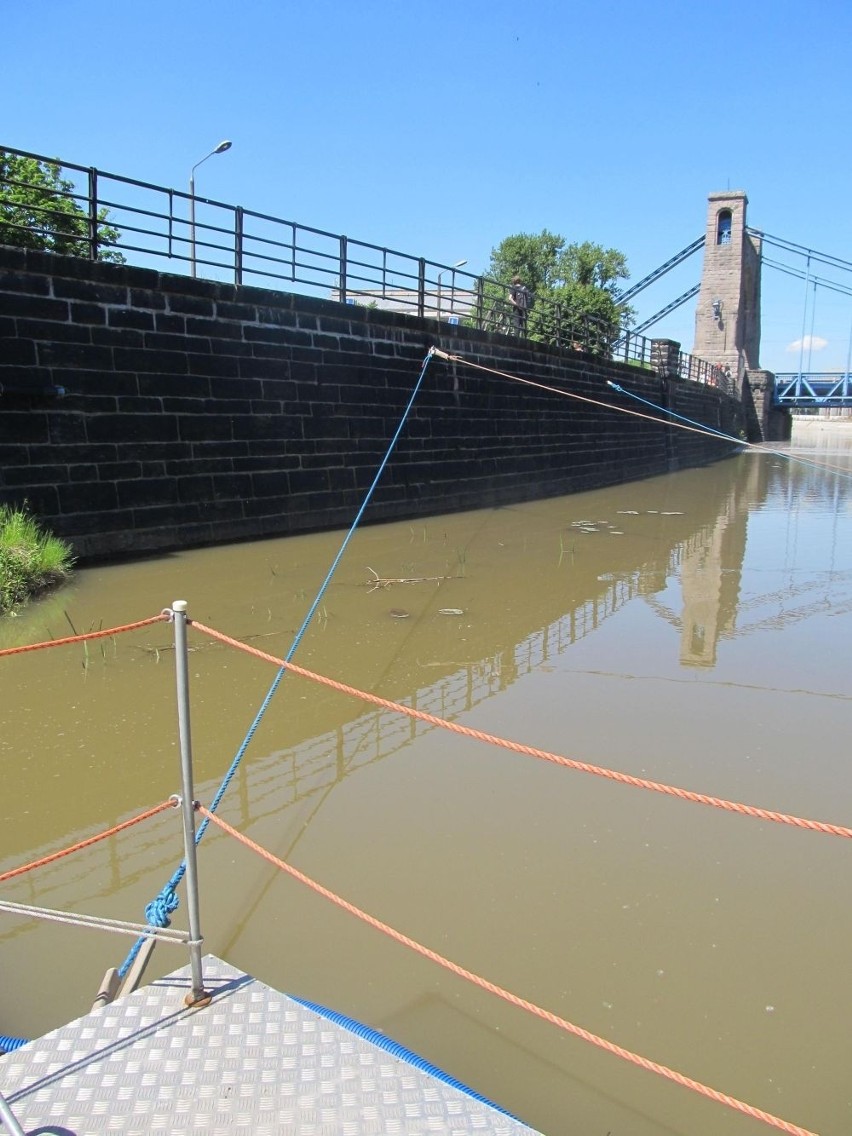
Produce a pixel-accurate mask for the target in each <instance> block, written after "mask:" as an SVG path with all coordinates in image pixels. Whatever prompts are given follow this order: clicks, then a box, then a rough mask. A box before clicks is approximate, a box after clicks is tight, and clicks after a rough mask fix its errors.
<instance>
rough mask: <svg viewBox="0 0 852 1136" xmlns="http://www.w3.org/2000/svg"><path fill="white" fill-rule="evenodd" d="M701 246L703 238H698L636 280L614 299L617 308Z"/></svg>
mask: <svg viewBox="0 0 852 1136" xmlns="http://www.w3.org/2000/svg"><path fill="white" fill-rule="evenodd" d="M703 245H704V237H699V238H698V240H696V241H693V242H692V244H689V245H687V246H686V248H682V249H681V250H680V252H678V253H675V255H674V256H673V257H671V259H670V260H667V261H666V262H665V263H664V264H661V265H660V267H659V268H655V269H654V271H653V272H649V273H648V275H647V276H644V277H643V278H642V279H641V280H638V281H637V282H636V283H635V284H634V285H633V287H632V288H627V289H626V290H625V291H624V292H621V293H619V294H618V295H617V296H616V297H615V302H616V303H617V304H618V305H619V307H621V306H622V305H624V304H626V303H627V302H628V301H629V300H632V299H633V297H634V296H638V295H639V293H640V292H641V291H643V289H645V288H647V287H648V285H649V284H653V283H654V281H655V280H659V279H660V277H661V276H665V274H666V273H667V272H670V271H671V270H672V269H673V268H676V267H677V266H678V265H679V264H680V263H681V262H682V261H684V260H686V259H687V257H690V256H692V254H693V253H694V252H697V251H698V250H699V249H700V248H702V247H703Z"/></svg>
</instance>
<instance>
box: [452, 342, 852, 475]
mask: <svg viewBox="0 0 852 1136" xmlns="http://www.w3.org/2000/svg"><path fill="white" fill-rule="evenodd" d="M435 354H436V355H438V356H439V357H440V358H442V359H446V360H448V361H449V362H451V363H462V364H463V365H464V366H465V367H471V368H473V370H475V371H485V372H486V374H490V375H497V376H498V377H499V378H501V379H510V380H511V381H512V382H514V383H522V384H523V385H524V386H528V387H535V388H536V389H537V390H543V391H548V392H550V393H551V394H558V395H561V396H562V397H563V398H573V399H576V400H577V402H588V403H589V404H590V405H592V406H602V407H603V408H604V409H605V410H616V411H618V413H619V414H630V415H632V416H633V417H634V418H646V419H647V420H648V421H649V422H657V423H659V424H660V425H661V426H673V427H676V428H677V429H678V430H688V431H689V432H690V433H692V434H706V435H707V436H708V437H710V438H719V436H720V431H718V430H713V429H711V428H704V427H700V426H687V425H686V424H685V423H683V422H675V421H672V419H670V418H657V417H655V416H654V415H653V414H643V413H642V411H640V410H628V409H627V407H626V406H616V405H615V404H614V403H612V402H601V401H599V400H598V399H596V398H588V397H587V396H586V395H582V394H575V393H574V391H567V390H563V389H562V388H561V387H551V386H547V385H546V384H545V383H537V382H535V380H533V379H522V378H521V376H520V375H513V374H511V373H510V372H509V371H498V370H497V369H496V368H495V367H486V366H485V365H484V364H483V363H472V362H471V361H470V359H465V358H464V356H463V355H448V354H446V353H445V352H443V351H436V352H435ZM726 440H727V441H730V442H736V444H737V445H738V446H743V447H744V449H747V450H753V451H754V452H755V453H758V454H775V455H776V456H778V457H782V458H789V457H790V454H789V452H788V451H786V450H775V449H771V448H770V447H768V446H766V445H765V444H763V443H757V442H746V441H745V440H740V439H739V438H733V437H731V438H727V439H725V438H722V441H726ZM794 460H796V461H798V462H800V463H801V464H802V465H810V466H814V467H815V468H816V469H824V470H827V471H828V472H829V473H843V474H847V475H848V473H849V470H848V469H846V468H844V467H843V466H838V465H833V464H831V463H830V462H821V461H816V460H814V459H813V458H796V459H794Z"/></svg>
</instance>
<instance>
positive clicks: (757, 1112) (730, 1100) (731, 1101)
mask: <svg viewBox="0 0 852 1136" xmlns="http://www.w3.org/2000/svg"><path fill="white" fill-rule="evenodd" d="M196 807H197V809H198V811H199V812H200V813H201V814H202V816H205V817H207V818H208V819H209V820H212V821H213V823H214V824H218V825H219V827H220V828H221V829H223V830H224V831H225V832H227V833H229V834H230V835H231V836H233V837H235V838H236V839H237V840H239V841H240V842H241V843H242V844H245V845H246V847H248V848H250V849H251V850H252V851H253V852H256V853H257V854H258V855H259V856H262V857H263V859H264V860H268V861H269V863H270V864H274V865H275V867H277V868H281V869H282V870H283V871H285V872H287V873H288V874H289V875H291V876H292V877H293V879H296V880H298V881H299V882H300V883H303V884H305V885H306V886H307V887H309V888H311V889H312V890H313V891H315V892H317V893H318V894H319V895H322V896H324V897H325V898H326V899H329V900H331V902H332V903H335V904H337V906H338V907H341V908H343V910H344V911H348V912H349V913H350V915H355V916H356V917H357V918H358V919H361V920H362V921H363V922H365V923H367V924H369V925H370V926H371V927H374V928H375V929H376V930H378V931H383V932H384V933H385V934H386V935H389V936H390V937H391V938H392V939H395V940H396V942H398V943H402V945H403V946H406V947H410V948H411V949H412V950H413V951H416V952H417V953H418V954H420V955H422V956H423V957H424V958H427V959H430V960H431V961H432V962H436V963H438V965H439V966H442V967H444V968H445V969H446V970H449V971H451V972H452V973H453V974H456V975H458V976H459V977H460V978H466V979H467V980H468V982H472V983H473V984H474V985H475V986H479V987H480V988H481V989H482V990H487V991H488V992H489V993H491V994H496V995H497V997H498V998H502V999H503V1001H504V1002H508V1003H509V1004H510V1005H512V1006H518V1007H520V1008H521V1009H522V1010H528V1011H529V1012H530V1013H531V1014H535V1015H536V1017H539V1018H542V1019H543V1020H544V1021H546V1022H550V1023H551V1025H554V1026H557V1027H558V1028H559V1029H562V1030H565V1031H566V1032H567V1033H571V1034H573V1035H574V1036H575V1037H579V1038H582V1040H583V1041H588V1042H590V1043H591V1044H592V1045H596V1046H597V1047H598V1048H599V1049H603V1050H605V1051H606V1052H607V1053H613V1054H615V1056H616V1057H622V1058H623V1059H624V1060H625V1061H630V1062H631V1063H632V1064H634V1065H638V1066H639V1067H640V1068H642V1069H647V1070H648V1071H649V1072H651V1073H657V1074H659V1075H660V1076H661V1077H666V1078H667V1079H668V1080H670V1081H674V1082H675V1084H678V1085H682V1086H683V1087H684V1088H687V1089H692V1090H693V1092H696V1093H700V1094H701V1095H702V1096H705V1097H709V1098H710V1100H714V1101H717V1102H718V1103H719V1104H725V1105H728V1107H729V1108H733V1109H736V1110H737V1111H738V1112H742V1113H745V1115H746V1116H751V1117H754V1118H755V1119H757V1120H762V1121H764V1123H766V1124H769V1125H772V1127H774V1128H779V1129H780V1130H781V1131H782V1132H787V1133H790V1134H791V1136H816V1134H815V1133H813V1132H811V1131H809V1130H808V1129H806V1128H800V1127H799V1126H798V1125H796V1124H791V1123H790V1122H789V1121H787V1120H781V1119H780V1118H779V1117H777V1116H773V1115H772V1113H770V1112H764V1111H763V1110H762V1109H759V1108H755V1107H754V1106H753V1105H750V1104H745V1103H744V1102H743V1101H740V1100H737V1098H736V1097H731V1096H728V1095H727V1093H720V1092H719V1091H718V1090H717V1089H711V1088H710V1087H709V1086H707V1085H704V1084H702V1083H701V1082H700V1081H695V1080H693V1079H692V1078H691V1077H687V1076H685V1075H684V1074H683V1073H678V1072H677V1071H676V1070H675V1069H670V1068H668V1066H666V1065H660V1064H658V1062H656V1061H650V1060H649V1059H648V1058H647V1057H642V1056H640V1054H638V1053H633V1052H632V1050H629V1049H625V1048H623V1046H620V1045H616V1044H615V1043H614V1042H612V1041H607V1039H606V1038H603V1037H599V1036H598V1034H594V1033H591V1032H590V1031H589V1030H586V1029H583V1028H582V1026H577V1025H574V1024H573V1022H569V1021H567V1020H566V1019H565V1018H560V1017H559V1016H558V1015H556V1014H553V1013H551V1012H550V1011H549V1010H544V1009H542V1008H541V1007H540V1006H537V1005H536V1004H535V1003H534V1002H528V1001H527V1000H526V999H525V998H520V997H519V996H518V995H517V994H512V993H511V991H509V990H505V989H504V988H503V987H502V986H497V985H496V984H495V983H493V982H489V981H488V979H486V978H481V977H480V976H479V975H478V974H474V973H473V972H472V971H470V970H466V969H465V968H464V967H462V966H459V965H458V964H457V963H454V962H451V961H450V960H449V959H447V958H444V956H443V955H439V954H438V953H437V952H436V951H433V950H430V948H429V947H424V946H423V945H422V943H418V942H417V941H416V940H415V939H410V938H409V937H408V936H407V935H404V934H403V933H402V932H401V931H397V930H396V929H395V928H393V927H390V926H389V925H388V924H387V923H382V921H381V920H379V919H376V918H375V916H373V915H369V914H368V913H367V912H366V911H362V910H361V908H360V907H356V906H355V905H354V904H352V903H349V902H348V900H345V899H343V898H342V897H341V896H339V895H336V894H335V893H334V892H333V891H329V889H328V888H326V887H323V885H322V884H320V883H317V882H316V880H312V879H311V877H310V876H306V875H305V874H304V873H303V872H300V871H299V870H298V868H294V867H293V866H292V865H290V864H288V863H286V861H284V860H280V859H279V858H278V857H277V856H275V855H273V853H271V852H268V851H267V850H266V849H265V848H263V847H261V845H259V844H256V843H255V842H254V841H253V840H251V839H250V838H249V837H247V836H245V835H243V833H241V832H239V831H237V829H235V828H232V827H231V825H229V824H228V823H227V822H226V821H224V820H221V819H220V818H219V817H218V816H216V815H215V813H211V812H210V811H209V810H208V809H205V808H204V806H203V805H198V806H196Z"/></svg>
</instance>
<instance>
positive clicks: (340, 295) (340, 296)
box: [337, 237, 347, 304]
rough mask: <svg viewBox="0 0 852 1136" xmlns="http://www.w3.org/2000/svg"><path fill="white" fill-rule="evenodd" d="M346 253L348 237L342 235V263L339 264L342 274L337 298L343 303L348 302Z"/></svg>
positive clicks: (339, 279)
mask: <svg viewBox="0 0 852 1136" xmlns="http://www.w3.org/2000/svg"><path fill="white" fill-rule="evenodd" d="M346 253H347V248H346V237H341V238H340V264H339V265H338V267H339V269H340V275H339V278H338V289H337V291H338V296H337V298H338V300H339V301H340V302H341V304H345V303H346V271H347V267H346Z"/></svg>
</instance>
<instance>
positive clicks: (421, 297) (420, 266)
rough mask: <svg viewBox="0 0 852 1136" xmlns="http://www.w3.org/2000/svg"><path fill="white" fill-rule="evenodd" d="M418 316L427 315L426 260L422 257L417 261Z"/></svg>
mask: <svg viewBox="0 0 852 1136" xmlns="http://www.w3.org/2000/svg"><path fill="white" fill-rule="evenodd" d="M417 314H418V315H419V316H420V317H421V318H422V317H423V316H425V315H426V259H425V257H422V256H421V257H420V259H419V260H418V261H417Z"/></svg>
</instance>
